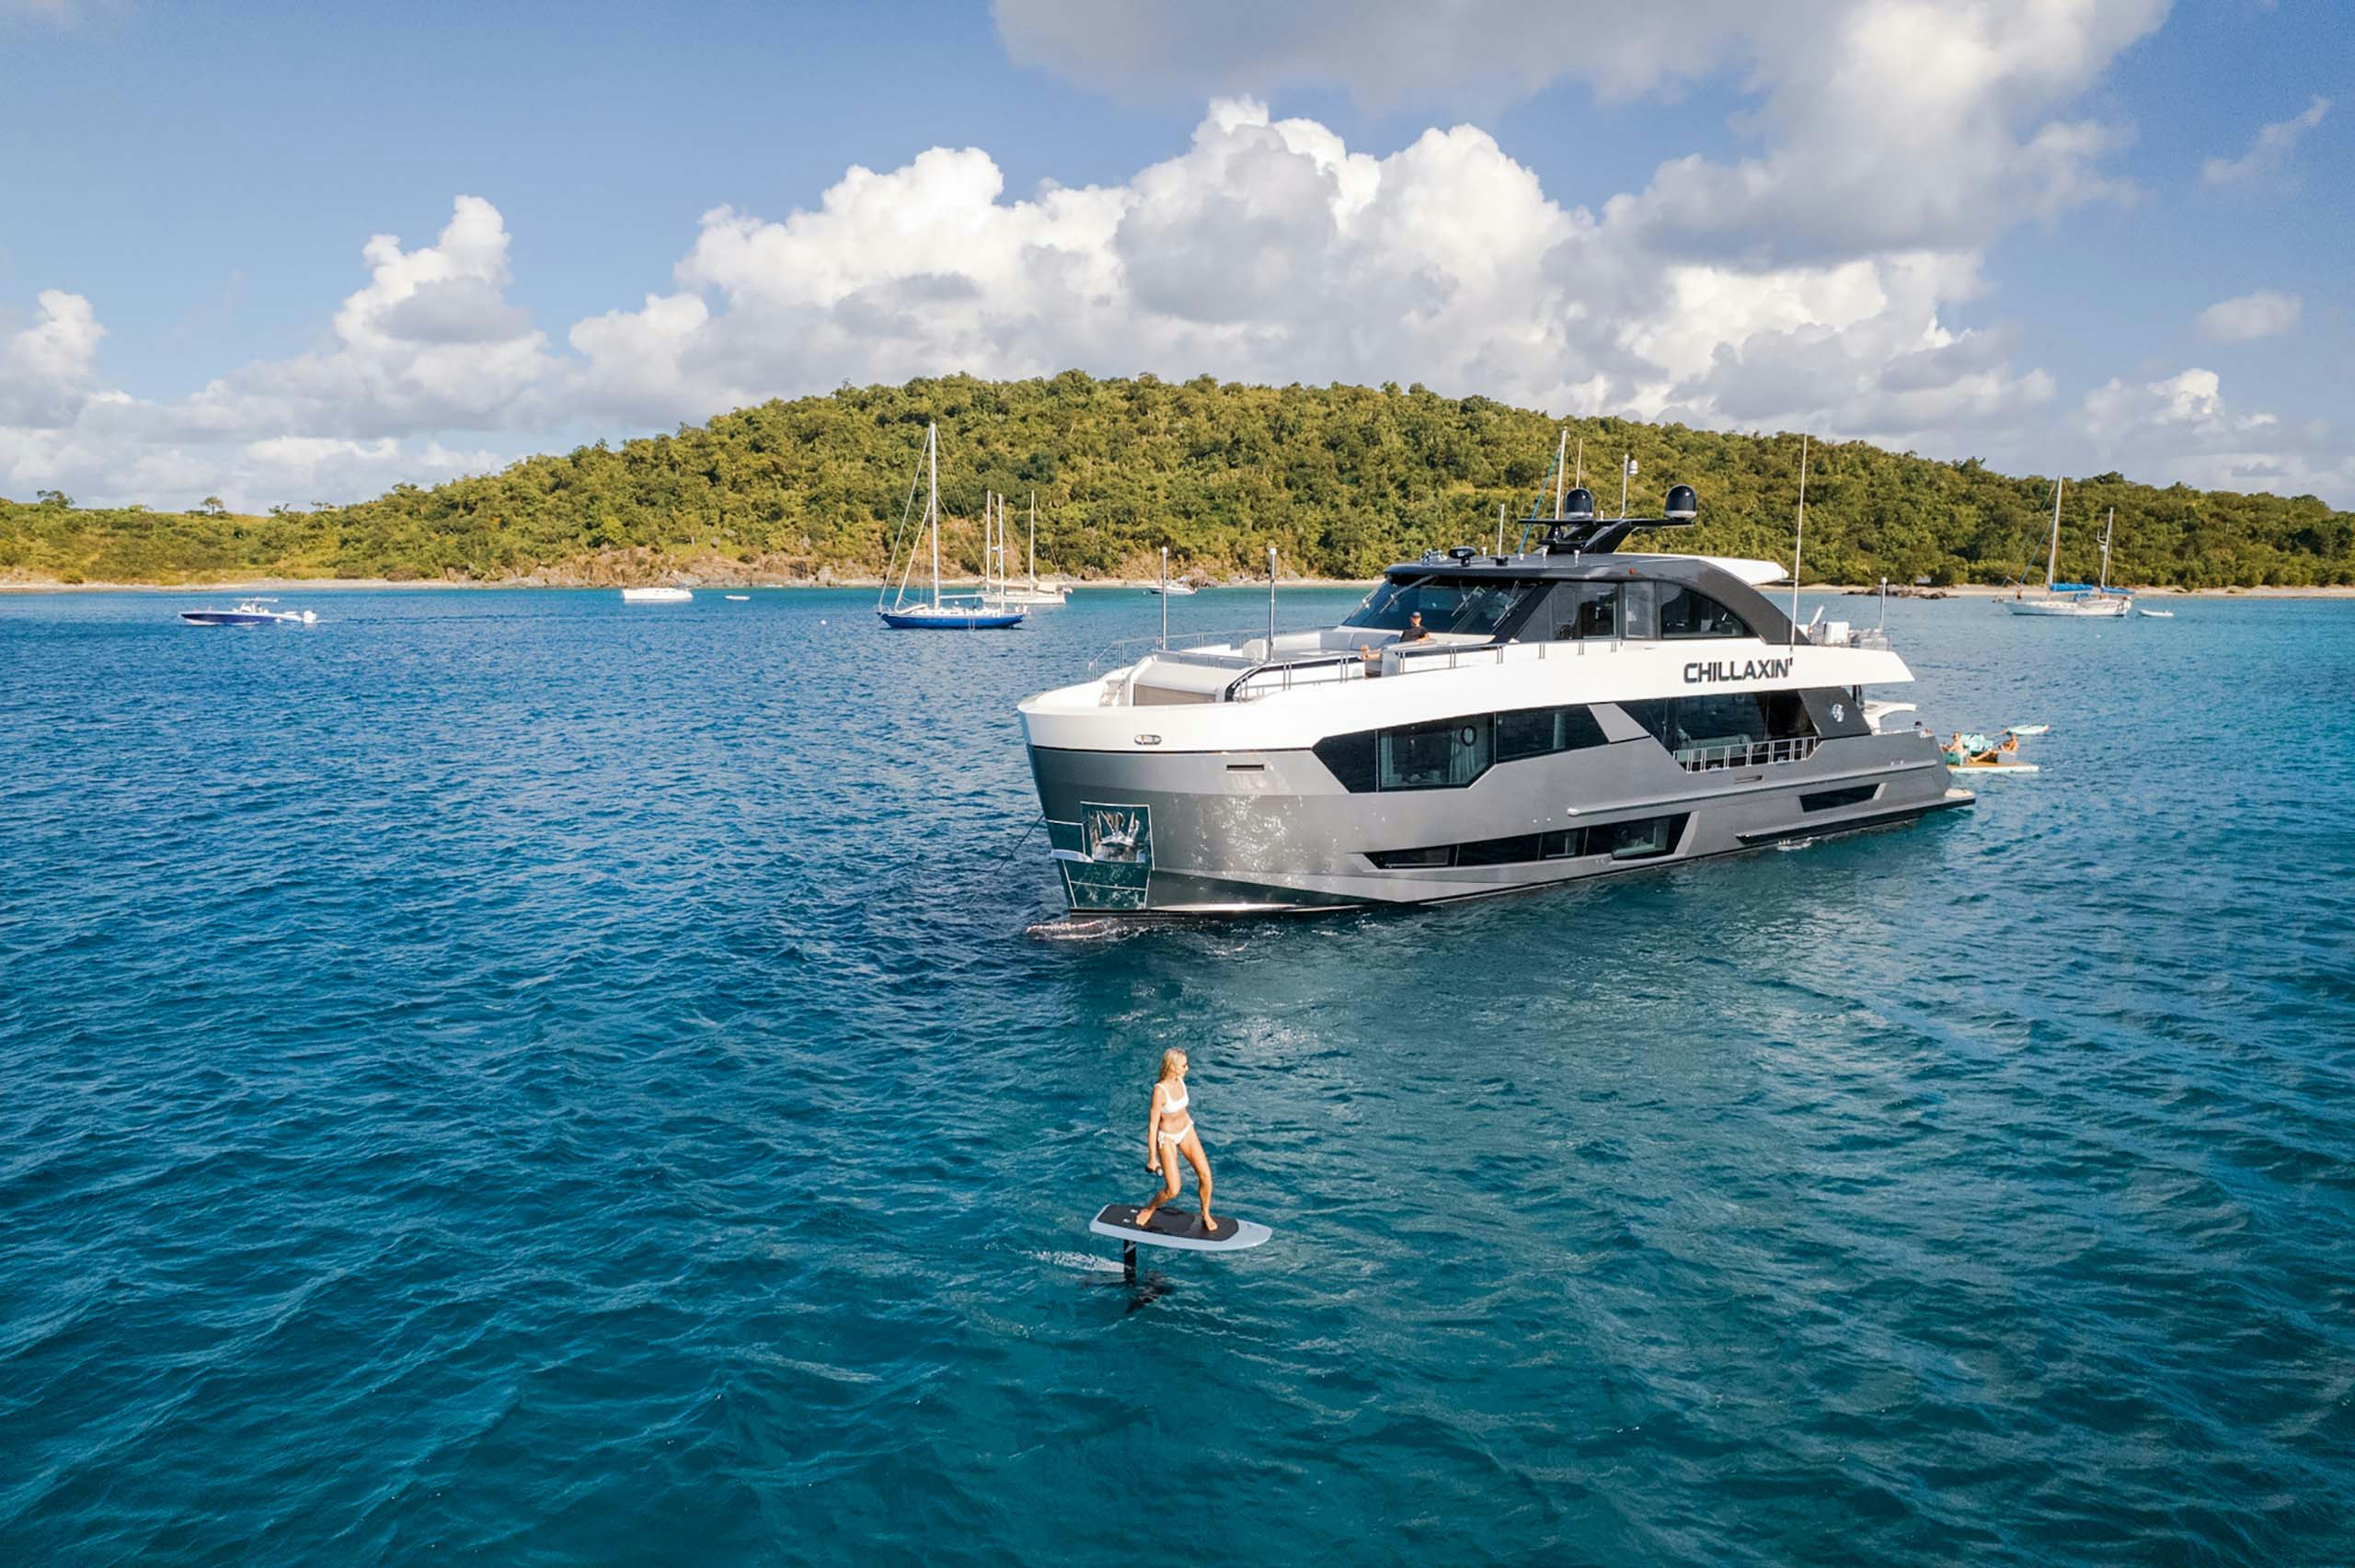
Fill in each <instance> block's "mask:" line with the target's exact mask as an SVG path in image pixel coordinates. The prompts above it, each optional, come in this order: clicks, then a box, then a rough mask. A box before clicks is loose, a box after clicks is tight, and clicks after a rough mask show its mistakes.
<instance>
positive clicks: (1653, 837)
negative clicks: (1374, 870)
mask: <svg viewBox="0 0 2355 1568" xmlns="http://www.w3.org/2000/svg"><path fill="white" fill-rule="evenodd" d="M1689 815H1690V814H1689V813H1685V812H1677V813H1675V814H1674V815H1672V816H1668V817H1647V818H1643V819H1642V820H1640V821H1636V822H1610V823H1605V824H1603V826H1601V827H1594V828H1566V829H1557V830H1555V831H1553V832H1550V833H1516V834H1514V835H1513V836H1512V837H1511V838H1507V839H1477V840H1475V841H1472V842H1470V843H1465V844H1438V845H1432V846H1429V847H1426V848H1423V849H1413V850H1372V851H1369V852H1367V854H1366V859H1368V860H1370V861H1372V862H1373V864H1375V866H1376V867H1378V868H1379V869H1381V870H1384V871H1421V870H1428V869H1430V868H1431V867H1433V866H1466V865H1526V864H1531V863H1533V862H1536V861H1541V860H1575V859H1578V858H1579V857H1580V856H1583V855H1609V856H1610V857H1611V858H1612V859H1613V860H1649V859H1652V858H1654V857H1656V856H1659V855H1664V854H1671V853H1674V852H1675V849H1676V846H1677V845H1678V844H1679V843H1680V842H1682V841H1683V838H1684V824H1685V822H1686V821H1687V820H1688V819H1689Z"/></svg>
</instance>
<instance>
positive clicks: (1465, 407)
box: [0, 371, 2355, 588]
mask: <svg viewBox="0 0 2355 1568" xmlns="http://www.w3.org/2000/svg"><path fill="white" fill-rule="evenodd" d="M935 419H937V420H938V421H939V422H940V426H941V438H942V452H943V461H942V471H941V485H942V505H943V510H944V514H945V515H946V517H947V518H948V521H947V522H946V524H945V525H944V528H943V531H942V550H943V558H944V562H953V563H955V565H956V566H957V567H958V569H959V570H960V571H962V572H966V573H971V572H972V571H974V570H976V569H978V567H979V566H980V562H981V530H980V524H979V521H978V520H979V518H980V516H981V513H982V495H983V492H985V491H997V492H999V493H1001V494H1005V495H1009V496H1011V497H1013V498H1015V500H1014V508H1013V509H1014V512H1015V517H1016V529H1017V545H1018V542H1019V537H1020V529H1021V526H1022V519H1023V518H1024V516H1026V515H1027V504H1028V498H1029V497H1030V495H1031V494H1032V493H1033V492H1035V493H1036V495H1037V497H1038V507H1039V517H1040V567H1041V569H1042V571H1052V572H1053V573H1055V574H1057V575H1061V576H1066V577H1079V578H1086V577H1113V576H1137V577H1142V576H1146V575H1149V574H1150V573H1151V571H1152V570H1153V569H1154V563H1155V561H1156V560H1157V556H1158V551H1159V549H1160V547H1161V546H1162V545H1164V544H1166V545H1167V546H1168V547H1169V552H1170V561H1171V564H1172V569H1173V570H1185V571H1189V572H1192V573H1196V574H1200V575H1206V576H1209V577H1212V578H1223V577H1227V576H1230V575H1241V574H1247V573H1254V572H1257V571H1258V570H1259V569H1260V568H1261V564H1262V563H1263V562H1264V560H1265V558H1266V557H1265V550H1266V547H1267V546H1268V545H1269V544H1273V545H1275V546H1276V547H1277V549H1278V550H1279V551H1280V552H1281V560H1282V563H1283V567H1284V569H1285V571H1286V572H1287V573H1288V574H1292V575H1296V576H1304V577H1334V578H1363V577H1369V576H1372V575H1373V574H1374V573H1376V572H1378V571H1379V570H1380V569H1381V568H1382V567H1384V565H1386V564H1388V563H1389V562H1392V561H1395V560H1400V559H1404V558H1407V557H1410V556H1413V555H1418V554H1419V553H1420V552H1422V551H1423V550H1425V549H1427V548H1429V547H1430V546H1433V545H1452V544H1479V543H1482V542H1493V539H1494V536H1495V530H1496V519H1497V509H1498V507H1499V504H1501V505H1503V506H1504V507H1505V509H1506V511H1507V514H1508V516H1509V517H1511V518H1514V519H1518V518H1521V517H1523V516H1526V515H1528V514H1529V513H1530V511H1531V510H1532V508H1533V506H1534V505H1538V504H1540V492H1541V491H1544V492H1545V497H1544V498H1543V503H1542V504H1544V505H1545V506H1546V507H1548V508H1550V505H1551V494H1550V481H1549V479H1548V474H1549V471H1550V469H1551V466H1552V463H1553V457H1554V452H1555V441H1556V436H1557V431H1558V430H1560V429H1562V428H1564V427H1563V426H1561V425H1559V424H1557V422H1556V421H1555V420H1553V419H1551V418H1548V417H1547V416H1545V415H1544V414H1542V413H1538V412H1535V411H1533V410H1529V409H1522V408H1513V407H1509V406H1505V405H1503V404H1500V403H1495V402H1491V401H1489V400H1488V399H1487V398H1484V397H1464V398H1451V397H1442V396H1440V395H1436V394H1434V393H1431V392H1430V391H1427V390H1426V389H1424V388H1423V387H1421V386H1419V385H1418V386H1412V387H1407V388H1405V389H1403V390H1402V389H1401V388H1399V387H1398V386H1396V385H1395V384H1389V385H1384V386H1382V387H1379V388H1369V387H1358V386H1301V385H1297V384H1295V385H1292V386H1282V387H1270V386H1251V385H1243V384H1236V383H1221V382H1218V381H1215V380H1212V379H1211V378H1210V377H1207V376H1204V377H1200V378H1198V379H1196V380H1193V381H1189V382H1184V383H1171V382H1164V381H1160V380H1158V379H1156V378H1155V377H1153V376H1150V375H1145V376H1138V377H1136V378H1134V379H1133V380H1120V381H1098V380H1095V379H1092V378H1090V377H1088V376H1086V375H1083V374H1081V373H1080V372H1076V371H1068V372H1064V373H1063V374H1061V375H1057V376H1053V377H1051V378H1048V379H1044V380H1034V381H1017V382H986V381H979V380H975V379H973V378H971V377H969V376H947V377H941V378H938V379H931V380H920V381H913V382H910V383H907V384H906V385H904V386H872V387H849V386H845V387H844V388H842V389H841V390H840V391H837V392H835V393H833V394H832V395H827V396H822V397H804V398H798V399H795V400H793V401H791V402H782V401H780V402H771V403H764V404H762V405H761V406H758V407H752V408H744V409H740V410H738V411H737V412H735V413H732V414H728V415H724V416H722V417H720V418H716V419H714V420H712V421H711V422H710V424H708V425H707V426H702V427H685V428H682V429H680V430H679V431H678V433H677V434H675V435H662V436H649V437H646V438H644V439H641V440H636V441H624V442H622V443H621V444H619V445H617V446H608V445H607V444H606V443H604V442H603V441H600V442H598V443H597V444H595V445H593V446H585V447H581V448H580V449H579V450H577V451H575V452H569V453H567V454H565V455H563V456H541V457H531V458H526V459H523V461H521V462H518V463H516V464H512V465H511V466H510V467H509V468H507V469H506V470H505V471H504V472H501V473H499V474H493V475H483V476H480V477H474V478H465V479H458V480H454V481H452V482H450V483H448V484H444V485H437V486H432V487H431V488H430V489H429V488H421V487H419V486H413V485H402V486H396V487H395V488H394V489H393V490H392V491H391V492H389V493H388V494H385V495H384V496H380V497H378V498H375V499H373V500H369V501H362V502H360V503H358V504H356V505H351V506H339V507H319V508H310V509H305V508H297V507H293V506H279V507H274V508H272V509H270V512H269V513H268V514H267V515H263V516H250V515H246V514H241V513H236V512H231V511H229V510H227V509H224V508H223V507H222V506H221V504H220V502H219V501H218V499H217V498H212V497H207V498H204V501H203V502H202V503H201V504H200V505H198V506H196V507H193V508H191V509H190V510H187V511H178V512H173V511H151V510H148V509H144V508H138V507H130V508H116V509H92V508H85V507H79V506H75V505H74V504H73V503H72V501H71V499H70V498H67V497H64V496H63V495H59V494H56V493H54V492H43V493H41V494H40V495H37V496H36V497H34V498H32V499H31V500H30V501H29V502H17V501H9V500H0V581H5V580H14V581H17V582H29V581H55V582H65V583H75V582H126V583H130V582H136V583H180V582H201V581H220V580H231V579H237V578H257V577H288V578H311V577H316V578H391V579H393V580H396V581H408V580H415V581H437V582H438V581H473V582H496V581H533V582H554V583H599V584H603V583H628V582H650V581H658V580H667V579H670V578H675V577H682V576H684V577H687V578H694V579H696V580H703V581H807V580H817V579H821V578H824V579H827V580H842V579H846V578H874V577H876V576H878V575H879V574H880V572H881V571H882V569H883V564H884V555H885V550H886V545H887V543H888V541H889V540H890V538H891V536H892V534H893V532H894V530H895V529H896V528H897V527H898V525H899V523H900V521H901V518H902V509H903V506H904V504H905V503H906V500H907V498H908V486H909V478H910V475H912V474H913V470H914V465H915V462H916V454H917V452H918V451H919V450H920V448H921V446H922V444H923V441H924V430H925V424H926V423H927V422H928V421H931V420H935ZM1567 428H1568V430H1569V432H1570V440H1571V442H1572V444H1573V446H1576V445H1577V444H1578V443H1579V442H1580V441H1583V443H1584V447H1585V453H1586V473H1587V476H1588V483H1589V485H1590V486H1591V487H1592V488H1593V489H1594V490H1595V492H1596V493H1597V495H1598V496H1599V497H1600V498H1601V499H1602V502H1603V506H1604V508H1605V509H1609V510H1615V509H1617V506H1618V501H1619V495H1618V484H1617V464H1618V460H1619V456H1620V453H1621V452H1633V453H1634V455H1635V456H1636V458H1637V461H1638V464H1639V468H1640V474H1639V476H1638V478H1637V481H1636V489H1635V491H1634V493H1633V495H1632V496H1631V498H1630V504H1629V509H1630V511H1635V512H1644V511H1656V510H1657V509H1658V507H1659V504H1660V498H1659V492H1660V490H1662V489H1663V488H1664V487H1665V486H1668V485H1670V484H1671V483H1676V482H1680V481H1681V482H1683V483H1687V484H1691V485H1693V486H1696V487H1697V488H1698V489H1699V491H1700V494H1701V503H1702V504H1701V524H1700V526H1699V527H1698V528H1697V529H1695V530H1694V531H1693V532H1689V533H1684V534H1681V535H1677V536H1675V538H1674V540H1673V544H1672V545H1671V547H1673V548H1680V549H1689V550H1694V551H1704V552H1708V553H1713V554H1720V555H1759V556H1767V557H1773V558H1777V559H1780V558H1786V557H1787V555H1788V554H1789V551H1790V543H1791V522H1792V515H1793V511H1794V509H1795V505H1796V502H1797V500H1798V469H1799V437H1798V435H1797V434H1795V433H1794V434H1776V435H1755V434H1752V435H1739V434H1727V433H1721V432H1717V431H1713V430H1698V429H1687V428H1685V427H1683V426H1681V425H1646V424H1639V423H1636V422H1633V421H1630V420H1625V419H1613V418H1598V419H1578V420H1572V421H1569V422H1568V427H1567ZM2051 490H2052V481H2051V477H2050V476H2049V475H2021V476H2016V477H2015V476H2011V475H2002V474H1997V473H1995V472H1993V470H1991V469H1989V468H1988V467H1986V466H1985V464H1982V463H1981V462H1979V461H1978V460H1977V459H1975V458H1974V459H1969V460H1965V461H1962V462H1954V463H1947V462H1936V461H1933V460H1930V459H1927V458H1922V457H1916V456H1914V455H1913V454H1911V453H1896V452H1884V451H1881V450H1879V449H1878V448H1876V447H1872V446H1867V445H1866V444H1864V443H1862V442H1844V443H1828V444H1819V445H1817V446H1815V447H1814V448H1813V450H1812V454H1811V456H1810V458H1809V477H1808V513H1807V523H1808V526H1807V559H1806V576H1807V578H1809V580H1810V581H1825V582H1858V583H1861V582H1870V581H1873V580H1875V579H1877V578H1880V577H1883V576H1886V577H1889V578H1891V579H1893V580H1897V581H1901V582H1902V581H1910V580H1912V579H1913V578H1917V577H1922V578H1929V579H1930V580H1931V581H1932V582H1934V583H1941V584H1943V583H1950V582H1978V583H2000V582H2004V581H2006V580H2011V579H2016V578H2033V579H2038V580H2040V579H2041V578H2042V577H2043V575H2044V551H2045V541H2046V533H2047V529H2048V527H2049V523H2050V517H2051V511H2050V509H2051ZM2112 507H2115V508H2116V509H2117V513H2118V525H2117V548H2116V556H2115V560H2114V562H2113V566H2112V570H2111V578H2112V580H2113V581H2123V582H2127V583H2131V584H2154V585H2167V586H2175V587H2183V588H2219V587H2225V586H2234V585H2240V586H2257V585H2273V586H2283V587H2318V586H2326V585H2345V584H2355V514H2350V513H2348V512H2343V511H2334V510H2332V509H2330V508H2329V507H2327V506H2326V505H2324V504H2323V503H2322V502H2321V501H2320V500H2317V499H2315V498H2313V497H2310V496H2307V497H2296V498H2283V497H2278V496H2272V495H2265V494H2236V493H2232V492H2225V491H2201V490H2194V489H2191V488H2189V487H2188V486H2182V485H2176V486H2167V487H2165V488H2157V487H2154V486H2148V485H2138V484H2133V483H2131V482H2129V481H2128V480H2126V479H2125V478H2124V477H2123V476H2122V475H2117V474H2103V475H2086V476H2082V477H2078V476H2072V479H2071V483H2070V486H2069V488H2068V492H2067V502H2066V507H2065V509H2064V511H2063V514H2062V548H2061V569H2062V576H2063V577H2064V578H2091V577H2092V576H2093V575H2094V573H2095V572H2096V571H2097V570H2098V566H2099V556H2098V541H2099V537H2100V532H2101V521H2102V519H2103V517H2104V516H2105V515H2106V513H2107V512H2108V509H2110V508H2112Z"/></svg>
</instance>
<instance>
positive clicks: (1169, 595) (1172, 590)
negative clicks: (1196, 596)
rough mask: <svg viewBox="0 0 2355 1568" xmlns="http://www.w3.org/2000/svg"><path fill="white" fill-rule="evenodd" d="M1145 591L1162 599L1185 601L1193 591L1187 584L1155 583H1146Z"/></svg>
mask: <svg viewBox="0 0 2355 1568" xmlns="http://www.w3.org/2000/svg"><path fill="white" fill-rule="evenodd" d="M1145 591H1146V592H1147V593H1151V594H1157V595H1159V596H1160V597H1161V598H1164V599H1185V598H1187V597H1189V596H1190V595H1191V594H1192V593H1193V591H1194V589H1193V588H1192V587H1191V586H1190V585H1189V584H1187V583H1182V582H1156V583H1148V584H1147V585H1146V586H1145Z"/></svg>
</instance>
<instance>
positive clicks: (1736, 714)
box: [1671, 692, 1766, 750]
mask: <svg viewBox="0 0 2355 1568" xmlns="http://www.w3.org/2000/svg"><path fill="white" fill-rule="evenodd" d="M1675 703H1676V727H1677V729H1678V730H1679V731H1681V732H1682V737H1683V738H1681V739H1679V740H1678V741H1677V743H1676V747H1675V748H1671V750H1677V749H1682V748H1683V747H1687V746H1739V745H1744V744H1747V743H1748V742H1750V741H1753V740H1763V739H1765V738H1766V720H1765V716H1764V715H1763V714H1761V713H1760V712H1759V711H1758V699H1757V698H1756V697H1755V696H1752V695H1751V694H1750V693H1748V692H1743V693H1741V694H1740V695H1728V696H1723V697H1678V698H1676V699H1675Z"/></svg>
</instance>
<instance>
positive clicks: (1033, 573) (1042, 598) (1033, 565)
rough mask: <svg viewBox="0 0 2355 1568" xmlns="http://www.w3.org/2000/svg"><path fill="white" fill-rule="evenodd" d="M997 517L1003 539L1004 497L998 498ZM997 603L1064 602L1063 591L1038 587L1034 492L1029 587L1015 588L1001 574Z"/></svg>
mask: <svg viewBox="0 0 2355 1568" xmlns="http://www.w3.org/2000/svg"><path fill="white" fill-rule="evenodd" d="M997 515H998V537H999V538H1000V539H1004V538H1005V498H1004V497H1000V498H998V514H997ZM997 601H998V602H999V603H1000V604H1061V603H1063V602H1064V601H1065V590H1064V589H1060V588H1040V586H1039V492H1038V491H1036V490H1033V491H1031V492H1030V586H1029V587H1028V588H1017V587H1015V586H1014V585H1013V584H1012V583H1011V582H1008V581H1005V580H1004V577H1003V574H1001V578H1000V584H999V588H998V593H997Z"/></svg>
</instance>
